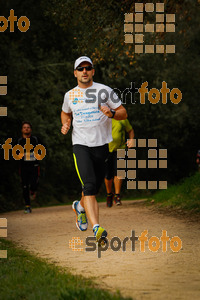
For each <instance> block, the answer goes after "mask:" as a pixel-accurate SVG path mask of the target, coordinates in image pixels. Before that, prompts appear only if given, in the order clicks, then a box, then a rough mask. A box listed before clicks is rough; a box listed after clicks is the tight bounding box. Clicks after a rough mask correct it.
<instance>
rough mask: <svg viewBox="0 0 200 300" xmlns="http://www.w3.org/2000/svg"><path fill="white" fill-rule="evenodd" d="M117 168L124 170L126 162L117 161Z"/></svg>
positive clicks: (122, 160) (123, 160)
mask: <svg viewBox="0 0 200 300" xmlns="http://www.w3.org/2000/svg"><path fill="white" fill-rule="evenodd" d="M117 168H118V169H125V168H126V160H125V159H118V160H117Z"/></svg>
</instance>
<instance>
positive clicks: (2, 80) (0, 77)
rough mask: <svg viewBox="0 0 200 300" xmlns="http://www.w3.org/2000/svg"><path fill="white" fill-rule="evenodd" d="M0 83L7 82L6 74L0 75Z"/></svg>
mask: <svg viewBox="0 0 200 300" xmlns="http://www.w3.org/2000/svg"><path fill="white" fill-rule="evenodd" d="M0 84H7V76H0Z"/></svg>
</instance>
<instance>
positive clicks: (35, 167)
mask: <svg viewBox="0 0 200 300" xmlns="http://www.w3.org/2000/svg"><path fill="white" fill-rule="evenodd" d="M21 131H22V137H21V138H19V139H18V144H19V145H21V146H22V147H23V148H24V145H25V144H26V138H30V144H32V145H33V149H34V148H35V146H37V145H38V144H40V142H39V141H38V138H37V137H36V136H33V135H31V132H32V125H31V123H30V122H27V121H25V122H23V123H22V130H21ZM33 149H32V150H30V158H29V157H28V156H27V153H26V152H25V154H24V157H22V159H21V160H20V170H19V172H20V176H21V182H22V188H23V197H24V201H25V205H26V207H25V210H24V212H25V213H31V212H32V210H31V203H30V200H33V199H35V197H36V190H37V186H38V180H39V172H40V167H39V161H38V160H36V158H35V156H34V153H33ZM29 189H30V190H29Z"/></svg>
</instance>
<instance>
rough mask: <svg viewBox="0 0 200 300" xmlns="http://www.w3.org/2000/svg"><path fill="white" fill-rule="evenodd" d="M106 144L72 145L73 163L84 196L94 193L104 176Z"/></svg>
mask: <svg viewBox="0 0 200 300" xmlns="http://www.w3.org/2000/svg"><path fill="white" fill-rule="evenodd" d="M108 154H109V151H108V144H106V145H103V146H98V147H88V146H84V145H74V146H73V156H74V163H75V167H76V171H77V174H78V177H79V179H80V181H81V184H82V188H83V193H84V196H93V195H96V194H97V193H98V191H99V188H100V186H101V184H102V181H103V179H104V176H105V160H106V158H107V157H108Z"/></svg>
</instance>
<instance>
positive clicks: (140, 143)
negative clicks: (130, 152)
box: [138, 139, 146, 147]
mask: <svg viewBox="0 0 200 300" xmlns="http://www.w3.org/2000/svg"><path fill="white" fill-rule="evenodd" d="M138 147H146V139H138Z"/></svg>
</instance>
